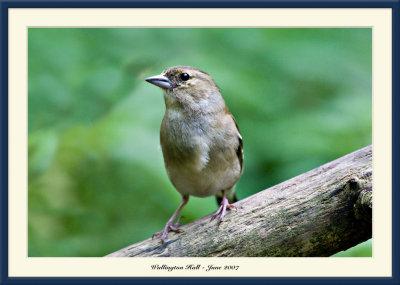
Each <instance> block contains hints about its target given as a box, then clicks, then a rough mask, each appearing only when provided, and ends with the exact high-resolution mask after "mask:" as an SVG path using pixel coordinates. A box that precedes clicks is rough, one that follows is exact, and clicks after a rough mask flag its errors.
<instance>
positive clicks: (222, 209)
mask: <svg viewBox="0 0 400 285" xmlns="http://www.w3.org/2000/svg"><path fill="white" fill-rule="evenodd" d="M226 209H236V207H235V206H233V205H232V204H229V203H228V202H227V200H222V203H221V206H220V207H219V209H218V211H216V212H215V213H214V214H213V215H212V216H211V220H214V219H215V218H216V217H219V221H220V222H222V221H223V220H224V216H225V213H226Z"/></svg>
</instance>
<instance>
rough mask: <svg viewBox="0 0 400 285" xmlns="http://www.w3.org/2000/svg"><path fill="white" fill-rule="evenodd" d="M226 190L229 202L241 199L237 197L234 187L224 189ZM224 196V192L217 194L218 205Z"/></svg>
mask: <svg viewBox="0 0 400 285" xmlns="http://www.w3.org/2000/svg"><path fill="white" fill-rule="evenodd" d="M224 192H225V196H226V198H227V199H228V202H229V204H233V203H235V202H237V201H239V200H238V198H237V197H236V193H235V188H234V187H232V188H231V189H229V190H227V191H224ZM222 197H223V196H222V193H218V194H217V195H215V199H217V203H218V206H219V205H221V202H222Z"/></svg>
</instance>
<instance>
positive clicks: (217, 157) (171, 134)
mask: <svg viewBox="0 0 400 285" xmlns="http://www.w3.org/2000/svg"><path fill="white" fill-rule="evenodd" d="M146 81H148V82H150V83H152V84H155V85H157V86H159V87H161V88H162V89H163V91H164V92H163V93H164V100H165V105H166V111H165V115H164V118H163V121H162V123H161V128H160V143H161V148H162V151H163V156H164V163H165V167H166V170H167V173H168V176H169V178H170V180H171V182H172V184H173V185H174V186H175V188H176V189H177V190H178V191H179V192H180V193H181V195H182V204H181V206H180V207H179V208H178V210H177V211H176V212H175V214H174V215H173V216H172V217H171V219H170V220H169V221H168V222H167V224H166V226H165V228H164V230H163V231H161V232H159V233H156V234H155V235H162V236H161V241H162V242H164V240H165V239H166V237H167V234H168V231H169V230H173V231H177V230H178V229H177V227H178V226H179V222H178V223H177V224H174V220H175V218H176V217H177V215H178V213H179V212H180V210H181V209H182V208H183V206H184V205H185V204H186V203H187V201H188V199H189V196H190V195H193V196H197V197H207V196H212V195H214V196H216V197H217V200H220V203H221V207H220V208H219V210H218V211H217V212H216V213H215V214H214V216H213V217H219V219H220V221H222V220H223V218H224V215H225V213H226V209H227V208H228V209H229V208H232V207H233V206H232V205H230V204H229V202H230V203H233V202H235V201H236V200H237V199H236V196H235V193H234V191H235V185H236V183H237V181H238V179H239V178H240V176H241V174H242V173H243V161H244V160H243V144H242V137H241V135H240V133H239V129H238V127H237V123H236V121H235V119H234V118H233V116H232V114H231V113H230V112H229V110H228V107H227V106H226V105H225V101H224V99H223V98H222V96H221V93H220V90H219V88H218V86H217V85H216V84H215V82H214V80H213V79H212V78H211V76H210V75H208V74H207V73H206V72H204V71H201V70H199V69H197V68H194V67H190V66H175V67H171V68H168V69H166V70H165V71H163V72H162V73H161V74H160V75H157V76H152V77H149V78H147V79H146ZM228 201H229V202H228Z"/></svg>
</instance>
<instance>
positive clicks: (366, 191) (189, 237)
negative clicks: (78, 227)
mask: <svg viewBox="0 0 400 285" xmlns="http://www.w3.org/2000/svg"><path fill="white" fill-rule="evenodd" d="M371 161H372V147H371V146H367V147H365V148H362V149H360V150H358V151H355V152H353V153H350V154H348V155H346V156H343V157H341V158H339V159H336V160H334V161H332V162H329V163H327V164H324V165H322V166H320V167H318V168H316V169H313V170H311V171H308V172H306V173H304V174H301V175H299V176H297V177H294V178H292V179H290V180H287V181H285V182H283V183H280V184H278V185H275V186H273V187H271V188H268V189H266V190H264V191H261V192H259V193H257V194H254V195H252V196H250V197H248V198H246V199H243V200H241V201H239V202H237V203H235V204H234V205H235V207H236V209H233V210H230V211H228V213H227V214H226V216H225V219H224V221H223V222H221V223H219V222H218V221H217V220H212V221H211V214H210V215H208V216H205V217H203V218H200V219H198V220H196V221H194V222H192V223H189V224H187V225H184V226H183V227H182V228H181V229H182V232H180V233H174V232H170V233H169V236H168V238H167V240H166V243H165V244H164V245H162V244H161V243H160V239H159V238H154V240H152V239H151V238H150V239H147V240H145V241H142V242H139V243H136V244H133V245H131V246H128V247H126V248H124V249H121V250H119V251H116V252H114V253H111V254H109V255H108V257H136V256H137V257H143V256H152V257H156V256H161V257H169V256H186V257H195V256H196V257H211V256H330V255H332V254H334V253H336V252H339V251H342V250H346V249H348V248H350V247H352V246H355V245H357V244H358V243H360V242H362V241H365V240H367V239H369V238H371V237H372V164H371Z"/></svg>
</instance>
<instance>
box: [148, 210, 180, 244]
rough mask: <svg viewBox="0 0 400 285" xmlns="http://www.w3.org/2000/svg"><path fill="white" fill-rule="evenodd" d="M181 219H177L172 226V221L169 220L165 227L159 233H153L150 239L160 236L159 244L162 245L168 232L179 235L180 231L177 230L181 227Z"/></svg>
mask: <svg viewBox="0 0 400 285" xmlns="http://www.w3.org/2000/svg"><path fill="white" fill-rule="evenodd" d="M181 219H182V216H181V217H179V219H178V221H177V222H176V224H174V221H173V220H172V221H171V220H169V221H168V222H167V224H166V225H165V228H164V229H163V230H162V231H160V232H156V233H154V234H153V236H152V238H151V239H153V238H154V237H156V236H161V243H162V244H163V243H164V242H165V239H166V238H167V236H168V232H169V231H170V230H171V231H173V232H176V233H180V232H181V231H182V230H180V229H178V228H179V227H180V226H181Z"/></svg>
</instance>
